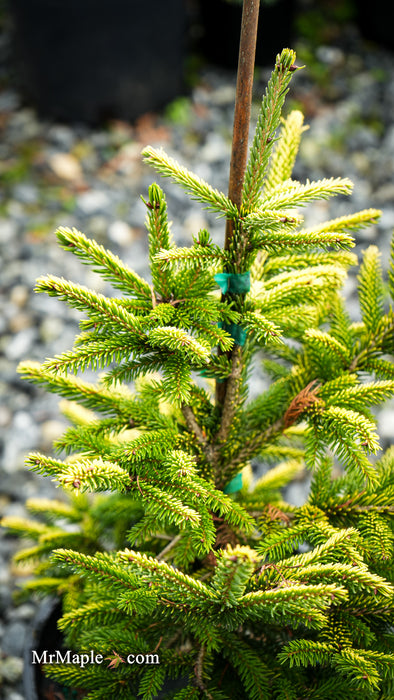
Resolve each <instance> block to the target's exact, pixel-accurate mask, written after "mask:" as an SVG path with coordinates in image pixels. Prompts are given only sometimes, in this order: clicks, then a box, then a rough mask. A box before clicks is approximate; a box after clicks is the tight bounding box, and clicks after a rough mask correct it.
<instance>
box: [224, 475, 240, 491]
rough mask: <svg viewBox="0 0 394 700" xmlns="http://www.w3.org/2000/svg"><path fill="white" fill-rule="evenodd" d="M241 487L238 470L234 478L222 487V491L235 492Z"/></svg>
mask: <svg viewBox="0 0 394 700" xmlns="http://www.w3.org/2000/svg"><path fill="white" fill-rule="evenodd" d="M241 489H242V472H239V474H237V476H235V477H234V479H231V481H229V482H228V484H227V485H226V486H225V487H224V489H223V493H227V494H229V493H237V491H240V490H241Z"/></svg>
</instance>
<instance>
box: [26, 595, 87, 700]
mask: <svg viewBox="0 0 394 700" xmlns="http://www.w3.org/2000/svg"><path fill="white" fill-rule="evenodd" d="M60 615H61V603H60V602H59V601H58V600H57V599H52V598H50V599H48V600H46V601H45V602H44V603H43V604H42V605H41V607H40V608H39V610H38V613H37V615H36V617H35V619H34V620H33V623H32V626H31V629H30V631H29V634H28V635H27V638H26V643H25V653H24V667H23V688H24V691H25V699H26V700H44V698H48V697H51V695H50V693H51V692H52V695H53V697H56V695H54V692H55V690H57V691H59V690H60V691H61V687H60V686H59V685H58V684H57V683H55V682H54V681H51V680H49V679H48V678H46V676H45V675H44V673H43V671H42V669H41V666H40V664H38V663H33V652H36V653H37V655H38V657H39V658H41V655H42V654H43V652H44V651H48V652H49V653H51V652H53V651H55V650H56V649H59V650H60V649H62V645H63V638H62V635H61V633H60V632H59V630H58V629H57V621H58V619H59V617H60ZM35 658H36V657H35ZM77 697H78V695H77V694H76V693H75V694H74V698H77ZM74 698H73V700H74Z"/></svg>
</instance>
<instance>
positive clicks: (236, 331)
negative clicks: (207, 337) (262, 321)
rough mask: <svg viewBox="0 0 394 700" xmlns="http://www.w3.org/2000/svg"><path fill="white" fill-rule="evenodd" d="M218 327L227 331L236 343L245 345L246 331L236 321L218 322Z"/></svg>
mask: <svg viewBox="0 0 394 700" xmlns="http://www.w3.org/2000/svg"><path fill="white" fill-rule="evenodd" d="M219 326H220V328H222V329H223V330H224V331H226V332H227V333H229V335H231V337H232V338H233V340H234V342H235V343H236V344H237V345H245V340H246V331H245V330H244V329H243V328H241V326H238V325H237V324H236V323H229V324H227V323H219Z"/></svg>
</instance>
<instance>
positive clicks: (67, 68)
mask: <svg viewBox="0 0 394 700" xmlns="http://www.w3.org/2000/svg"><path fill="white" fill-rule="evenodd" d="M9 11H10V13H11V17H12V20H13V25H14V54H15V60H16V65H17V67H18V71H17V72H18V73H19V76H20V80H19V82H20V83H21V85H20V87H21V89H22V92H23V93H24V95H25V97H26V98H27V100H28V101H29V102H30V103H32V104H33V105H34V106H35V108H36V109H37V111H38V113H39V114H40V116H42V117H47V118H53V119H58V120H61V121H66V122H87V123H99V122H102V121H103V120H106V119H108V118H118V119H124V120H133V119H135V118H136V117H138V116H139V115H141V114H143V113H144V112H147V111H151V110H155V109H158V108H160V107H161V106H163V105H164V104H166V103H167V102H169V101H171V100H172V99H174V98H175V97H176V96H177V95H179V94H181V92H182V89H183V70H184V65H183V64H184V43H185V40H184V37H185V27H186V20H185V16H186V10H185V2H184V0H165V2H163V0H149V1H147V0H11V1H10V2H9Z"/></svg>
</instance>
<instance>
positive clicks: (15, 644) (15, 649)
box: [2, 620, 26, 656]
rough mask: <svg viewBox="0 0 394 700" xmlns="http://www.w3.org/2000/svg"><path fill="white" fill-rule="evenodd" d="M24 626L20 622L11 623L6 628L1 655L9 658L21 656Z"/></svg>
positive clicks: (24, 634)
mask: <svg viewBox="0 0 394 700" xmlns="http://www.w3.org/2000/svg"><path fill="white" fill-rule="evenodd" d="M25 636H26V625H25V624H24V623H23V622H21V621H20V620H15V621H13V622H11V623H10V624H9V625H7V627H6V631H5V634H4V639H3V644H2V647H3V649H2V650H3V653H4V654H8V655H9V656H23V647H24V643H25Z"/></svg>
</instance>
